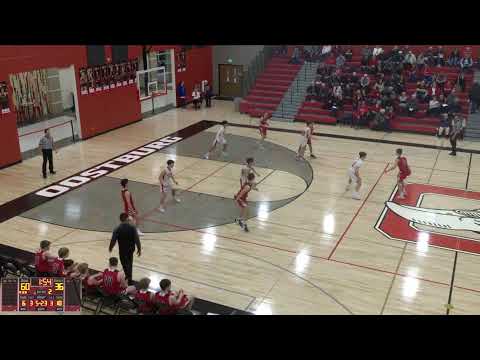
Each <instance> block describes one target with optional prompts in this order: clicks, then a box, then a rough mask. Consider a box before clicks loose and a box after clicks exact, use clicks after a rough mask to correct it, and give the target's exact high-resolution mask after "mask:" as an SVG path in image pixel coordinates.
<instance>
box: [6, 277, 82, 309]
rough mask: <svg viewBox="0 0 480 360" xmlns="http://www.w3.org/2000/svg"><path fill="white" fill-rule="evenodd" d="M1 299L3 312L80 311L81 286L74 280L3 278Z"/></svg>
mask: <svg viewBox="0 0 480 360" xmlns="http://www.w3.org/2000/svg"><path fill="white" fill-rule="evenodd" d="M0 298H1V304H0V311H43V312H66V311H67V312H70V311H78V312H79V311H80V309H81V303H82V287H81V286H80V281H79V280H74V279H65V278H52V277H33V278H2V279H1V283H0Z"/></svg>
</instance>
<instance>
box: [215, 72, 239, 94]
mask: <svg viewBox="0 0 480 360" xmlns="http://www.w3.org/2000/svg"><path fill="white" fill-rule="evenodd" d="M242 81H243V65H231V64H218V96H220V97H225V98H235V97H241V96H242Z"/></svg>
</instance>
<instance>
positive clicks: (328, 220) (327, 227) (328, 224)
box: [323, 214, 335, 234]
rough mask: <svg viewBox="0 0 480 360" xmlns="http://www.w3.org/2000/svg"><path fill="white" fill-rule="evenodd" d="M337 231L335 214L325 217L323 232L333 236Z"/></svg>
mask: <svg viewBox="0 0 480 360" xmlns="http://www.w3.org/2000/svg"><path fill="white" fill-rule="evenodd" d="M334 231H335V217H334V216H333V214H328V215H325V217H324V218H323V232H325V233H327V234H333V232H334Z"/></svg>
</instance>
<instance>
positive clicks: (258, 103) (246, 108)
mask: <svg viewBox="0 0 480 360" xmlns="http://www.w3.org/2000/svg"><path fill="white" fill-rule="evenodd" d="M289 60H290V58H289V57H285V56H276V57H273V58H272V59H271V60H270V62H269V63H268V64H267V66H266V67H265V70H264V72H263V73H262V74H260V75H259V76H258V77H257V78H256V81H255V84H254V86H253V87H252V89H251V90H250V92H249V94H248V95H247V96H246V97H245V98H244V99H243V100H242V101H241V102H240V112H241V113H248V114H250V115H251V116H261V114H263V113H264V112H268V111H270V112H273V111H275V109H276V108H277V106H278V104H279V103H280V102H281V101H282V98H283V96H284V94H285V92H286V91H287V90H288V88H289V87H290V84H291V83H292V81H293V79H295V77H296V75H297V73H298V71H299V70H300V69H301V67H302V65H295V64H289V63H288V61H289Z"/></svg>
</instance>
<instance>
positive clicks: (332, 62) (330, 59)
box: [325, 53, 337, 66]
mask: <svg viewBox="0 0 480 360" xmlns="http://www.w3.org/2000/svg"><path fill="white" fill-rule="evenodd" d="M336 61H337V58H336V57H335V54H334V53H330V54H328V55H327V59H326V60H325V64H326V65H330V66H334V65H335V64H336Z"/></svg>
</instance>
